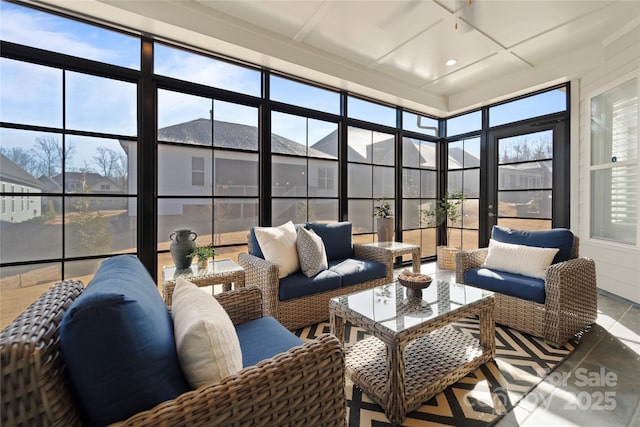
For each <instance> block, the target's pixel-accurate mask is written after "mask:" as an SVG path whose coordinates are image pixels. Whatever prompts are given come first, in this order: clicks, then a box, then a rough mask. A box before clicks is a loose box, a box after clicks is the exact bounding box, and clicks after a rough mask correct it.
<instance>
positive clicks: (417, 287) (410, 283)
mask: <svg viewBox="0 0 640 427" xmlns="http://www.w3.org/2000/svg"><path fill="white" fill-rule="evenodd" d="M431 281H432V279H431V276H428V275H426V274H412V275H407V274H401V275H399V276H398V282H400V284H401V285H402V286H404V287H405V288H407V296H415V297H419V296H422V289H426V288H427V287H429V285H430V284H431Z"/></svg>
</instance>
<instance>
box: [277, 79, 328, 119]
mask: <svg viewBox="0 0 640 427" xmlns="http://www.w3.org/2000/svg"><path fill="white" fill-rule="evenodd" d="M269 90H270V92H269V93H270V96H271V99H273V100H274V101H279V102H285V103H287V104H291V105H298V106H300V107H306V108H311V109H313V110H318V111H324V112H326V113H331V114H340V94H339V93H338V92H334V91H330V90H327V89H322V88H319V87H316V86H311V85H308V84H304V83H300V82H296V81H294V80H291V79H285V78H284V77H279V76H275V75H271V76H270V78H269Z"/></svg>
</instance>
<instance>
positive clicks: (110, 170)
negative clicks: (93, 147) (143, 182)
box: [93, 146, 127, 187]
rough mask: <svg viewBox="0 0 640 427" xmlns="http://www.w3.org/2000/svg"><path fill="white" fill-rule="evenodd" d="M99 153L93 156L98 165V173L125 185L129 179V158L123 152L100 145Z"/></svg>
mask: <svg viewBox="0 0 640 427" xmlns="http://www.w3.org/2000/svg"><path fill="white" fill-rule="evenodd" d="M97 150H98V155H96V156H93V158H94V160H95V161H96V164H97V165H98V173H100V174H101V175H102V176H104V177H107V178H110V179H111V180H112V181H114V182H115V183H116V184H118V185H119V186H121V187H124V185H125V183H126V181H127V158H126V157H125V155H124V154H123V153H121V152H118V151H116V150H113V149H111V148H107V147H102V146H100V147H98V148H97Z"/></svg>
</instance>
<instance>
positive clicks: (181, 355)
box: [171, 277, 242, 389]
mask: <svg viewBox="0 0 640 427" xmlns="http://www.w3.org/2000/svg"><path fill="white" fill-rule="evenodd" d="M171 316H172V317H173V332H174V335H175V340H176V349H177V352H178V359H179V360H180V365H181V366H182V371H183V372H184V375H185V377H186V378H187V381H189V384H190V385H191V387H193V388H194V389H195V388H198V387H200V386H201V385H204V384H211V383H214V382H216V381H219V380H220V379H222V378H224V377H227V376H229V375H231V374H235V373H236V372H238V371H239V370H240V369H242V352H241V350H240V341H238V335H237V333H236V329H235V327H234V326H233V323H232V322H231V319H230V318H229V315H228V314H227V312H226V311H225V310H224V308H222V306H221V305H220V303H219V302H218V301H217V300H216V299H215V298H214V297H212V296H211V295H210V294H207V293H205V292H203V291H202V289H200V288H198V287H197V286H196V285H194V284H193V283H191V282H189V281H188V280H185V279H183V278H182V277H178V278H177V279H176V287H175V289H174V291H173V301H172V304H171Z"/></svg>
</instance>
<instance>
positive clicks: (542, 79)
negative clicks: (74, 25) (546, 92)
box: [40, 0, 640, 116]
mask: <svg viewBox="0 0 640 427" xmlns="http://www.w3.org/2000/svg"><path fill="white" fill-rule="evenodd" d="M469 1H470V0H386V1H370V0H355V1H337V0H330V1H322V0H320V1H314V0H297V1H276V0H236V1H220V0H165V1H158V0H137V1H136V0H128V1H123V0H82V1H78V0H55V1H54V0H46V1H42V2H40V3H52V4H55V5H56V6H58V7H63V8H65V9H67V10H71V11H75V12H78V13H82V14H86V15H89V16H93V17H98V18H100V19H103V20H106V21H108V22H110V23H116V24H119V25H122V26H124V27H127V28H134V29H137V30H142V31H145V32H148V33H151V34H154V35H157V36H161V37H164V38H167V39H170V40H174V41H179V42H182V43H186V44H189V45H193V46H197V47H201V48H204V49H207V50H211V51H214V52H217V53H221V54H224V55H228V56H230V57H233V58H237V59H241V60H244V61H248V62H250V63H254V64H259V65H263V66H267V67H270V68H272V69H274V70H278V71H282V72H285V73H290V74H292V75H295V76H300V77H304V78H308V79H310V80H313V81H316V82H320V83H324V84H328V85H331V86H334V87H339V88H342V89H345V90H350V91H353V92H356V93H359V94H363V95H366V96H369V97H372V98H375V99H379V100H382V101H386V102H390V103H393V104H398V105H402V106H405V107H408V108H412V109H417V110H419V111H423V112H425V113H430V114H435V115H438V116H448V115H451V114H454V113H456V112H460V111H464V110H468V109H471V108H475V107H478V106H480V105H484V104H488V103H491V102H495V101H497V100H500V99H504V98H506V97H512V96H514V95H518V94H522V93H526V92H530V91H532V90H535V89H539V88H544V87H548V86H550V85H553V84H556V83H560V82H565V81H568V80H570V79H574V78H577V77H579V76H580V75H581V74H583V73H584V72H586V71H588V70H589V69H591V68H593V67H596V66H597V65H599V64H601V63H602V62H603V61H604V55H605V53H604V52H605V48H606V46H607V45H608V44H609V43H611V42H612V41H613V40H615V39H616V38H618V37H619V36H621V35H622V34H624V33H626V32H628V31H630V30H632V29H634V30H635V31H636V33H638V34H640V31H638V27H639V26H640V1H638V0H623V1H599V0H590V1H578V0H569V1H556V0H505V1H501V0H472V1H471V3H469ZM450 59H455V60H456V61H457V62H456V63H455V65H446V61H447V60H450Z"/></svg>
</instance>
